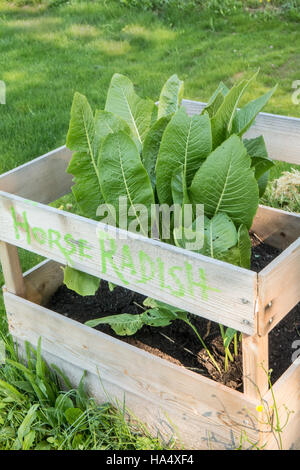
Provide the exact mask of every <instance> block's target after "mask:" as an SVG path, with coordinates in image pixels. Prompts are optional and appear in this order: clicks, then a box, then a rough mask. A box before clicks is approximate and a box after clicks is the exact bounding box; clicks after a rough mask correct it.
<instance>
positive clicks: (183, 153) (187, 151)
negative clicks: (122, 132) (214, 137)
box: [156, 108, 211, 204]
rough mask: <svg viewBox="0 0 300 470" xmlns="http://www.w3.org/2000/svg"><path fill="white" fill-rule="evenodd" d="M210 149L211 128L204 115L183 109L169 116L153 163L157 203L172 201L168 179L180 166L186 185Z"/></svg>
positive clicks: (170, 202) (169, 179)
mask: <svg viewBox="0 0 300 470" xmlns="http://www.w3.org/2000/svg"><path fill="white" fill-rule="evenodd" d="M210 151H211V129H210V120H209V116H208V115H207V114H205V115H203V116H198V115H194V116H192V117H189V116H188V115H187V113H186V110H185V108H180V109H179V110H178V111H177V113H176V114H175V115H174V116H173V118H172V119H171V121H170V122H169V124H168V125H167V127H166V130H165V132H164V134H163V137H162V141H161V145H160V149H159V154H158V157H157V163H156V187H157V194H158V198H159V201H160V203H161V204H164V203H166V204H172V188H171V180H172V177H173V173H174V170H176V169H177V168H178V167H180V166H182V168H183V172H184V177H185V180H186V182H187V185H189V184H190V183H191V181H192V178H193V175H194V174H195V172H196V171H197V169H198V168H199V167H200V165H201V163H202V162H203V160H204V159H205V158H206V157H207V155H208V154H209V153H210Z"/></svg>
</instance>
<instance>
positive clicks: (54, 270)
mask: <svg viewBox="0 0 300 470" xmlns="http://www.w3.org/2000/svg"><path fill="white" fill-rule="evenodd" d="M63 278H64V276H63V270H62V266H61V265H60V264H59V263H56V262H55V261H51V260H45V261H42V262H41V263H40V264H38V265H37V266H35V267H34V268H32V269H30V270H29V271H27V272H26V273H25V274H24V284H25V289H26V299H27V300H30V301H31V302H34V303H37V304H39V305H46V304H47V303H48V301H49V299H50V298H51V296H52V295H53V294H54V293H55V292H56V290H57V289H58V288H59V287H60V286H61V285H62V284H63ZM7 290H8V291H9V289H7ZM9 292H10V291H9Z"/></svg>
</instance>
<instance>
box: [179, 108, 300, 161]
mask: <svg viewBox="0 0 300 470" xmlns="http://www.w3.org/2000/svg"><path fill="white" fill-rule="evenodd" d="M182 104H183V105H184V106H185V107H186V108H187V111H188V114H190V115H193V114H198V113H200V112H201V111H202V109H203V108H204V106H205V105H206V103H202V102H198V101H191V100H183V101H182ZM259 135H263V136H264V139H265V142H266V147H267V150H268V153H269V156H270V158H273V159H275V160H280V161H283V162H288V163H295V164H297V165H300V119H299V118H294V117H288V116H280V115H277V114H268V113H259V115H258V116H257V118H256V121H255V123H254V124H253V125H252V127H251V129H250V130H249V131H248V132H247V133H246V134H245V135H244V137H245V138H247V139H250V138H253V137H257V136H259Z"/></svg>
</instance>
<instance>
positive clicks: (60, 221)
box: [0, 193, 257, 334]
mask: <svg viewBox="0 0 300 470" xmlns="http://www.w3.org/2000/svg"><path fill="white" fill-rule="evenodd" d="M12 207H13V208H14V213H15V214H16V220H17V221H18V223H19V224H23V228H22V227H21V226H20V225H19V226H18V228H17V230H18V233H17V234H16V230H15V227H14V221H13V217H12ZM26 219H27V229H28V230H27V231H26V230H25V226H26V225H24V224H25V220H26ZM35 227H38V228H39V232H38V233H37V234H36V237H37V239H36V238H34V236H33V229H34V228H35ZM41 230H43V232H41ZM43 234H44V235H43ZM16 235H18V237H19V238H17V237H16ZM43 236H44V239H41V237H43ZM58 237H59V243H58V244H55V243H54V242H53V239H54V240H55V239H58ZM65 237H69V239H68V242H66V241H64V238H65ZM99 237H100V238H102V239H103V237H108V238H109V240H106V241H103V240H101V241H99ZM0 239H2V240H4V241H7V242H11V243H14V244H16V245H17V246H20V247H22V248H25V249H29V250H30V251H32V252H34V253H38V254H40V255H42V256H45V257H46V258H49V259H53V260H54V261H58V262H61V263H67V262H68V263H69V264H72V266H73V267H75V268H76V269H79V270H82V271H84V272H87V273H89V274H92V275H95V276H98V277H101V278H104V279H106V280H109V281H111V282H114V283H116V284H119V285H122V286H124V287H127V288H129V289H132V290H135V291H136V292H139V293H141V294H144V295H149V296H151V297H155V298H157V299H159V300H162V301H164V302H166V303H169V304H171V305H175V306H178V307H181V308H184V309H186V310H187V311H189V312H191V313H194V314H196V315H201V316H202V317H204V318H208V319H210V320H213V321H216V322H218V323H222V324H223V325H226V326H231V327H232V328H235V329H237V330H238V331H242V332H244V333H247V334H252V333H253V332H254V330H255V324H254V305H255V297H256V292H257V290H256V288H257V286H256V284H257V275H256V273H254V272H252V271H248V270H246V269H242V268H239V267H236V266H233V265H230V264H227V263H223V262H221V261H217V260H214V259H212V258H209V257H206V256H202V255H199V254H197V253H193V252H191V251H187V250H182V249H180V248H177V247H174V246H171V245H167V244H165V243H161V242H159V241H156V240H153V239H147V238H144V237H141V236H140V235H136V234H133V233H129V232H125V231H122V230H115V229H114V228H113V227H110V226H107V225H104V224H100V223H99V224H98V223H97V222H95V221H92V220H88V219H85V218H83V217H79V216H77V215H74V214H70V213H66V212H63V211H58V210H57V209H54V208H52V207H46V206H43V205H41V204H38V203H34V204H33V203H30V201H25V200H22V199H21V198H19V197H18V196H12V195H9V194H6V193H0ZM83 239H84V242H83V241H82V240H83ZM38 240H40V241H41V242H42V244H41V243H40V242H39V241H38ZM83 245H84V246H85V248H84V249H83V248H82V246H83ZM80 246H81V249H80ZM124 246H125V248H124ZM62 250H64V251H62ZM70 250H73V253H72V254H70V255H68V254H66V252H67V251H68V252H70ZM111 250H113V252H114V254H113V258H110V259H109V257H107V252H109V251H110V252H112V251H111ZM125 250H127V252H125ZM128 250H129V251H128ZM128 253H129V254H128ZM130 255H131V257H132V262H133V266H130V262H131V260H130ZM143 270H144V271H145V272H143ZM175 276H176V277H175ZM196 284H198V285H196ZM233 286H234V287H233Z"/></svg>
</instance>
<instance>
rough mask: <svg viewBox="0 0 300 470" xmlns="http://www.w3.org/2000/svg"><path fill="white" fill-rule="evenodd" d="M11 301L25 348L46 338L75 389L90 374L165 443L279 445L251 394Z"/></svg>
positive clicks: (47, 350)
mask: <svg viewBox="0 0 300 470" xmlns="http://www.w3.org/2000/svg"><path fill="white" fill-rule="evenodd" d="M4 299H5V305H6V311H7V316H8V322H9V327H10V332H11V334H12V335H13V337H14V339H15V341H16V342H17V343H18V344H19V346H20V348H21V351H22V348H23V345H24V342H25V341H29V342H30V343H31V344H32V345H33V346H36V344H37V341H38V339H39V338H40V337H41V338H42V351H43V357H44V359H45V360H46V362H47V363H48V364H56V365H57V366H58V367H59V368H60V369H61V370H62V371H63V372H64V373H66V375H67V376H68V377H69V378H70V380H71V383H72V385H74V387H75V386H77V385H78V383H79V381H80V379H81V377H82V375H83V373H84V371H86V379H85V384H86V387H87V391H88V393H89V395H90V396H92V397H93V398H94V399H95V400H96V401H97V402H99V403H103V402H107V401H110V402H112V403H113V404H114V405H117V404H119V405H120V406H123V404H124V402H125V405H126V407H127V409H128V416H131V418H130V419H132V418H133V417H136V418H137V419H138V420H140V421H141V422H143V423H144V424H146V426H147V427H148V429H149V431H150V433H151V434H152V435H153V436H156V437H159V438H160V439H161V440H162V442H163V444H164V445H165V446H167V445H168V444H169V443H170V442H171V440H172V439H174V440H175V441H176V446H177V447H179V448H184V449H199V450H202V449H211V450H217V449H236V448H238V447H239V446H240V442H241V436H244V437H245V436H247V439H248V441H247V440H246V439H243V448H252V447H253V446H252V444H259V445H260V444H261V443H262V439H263V440H266V448H276V445H277V444H276V440H275V439H274V438H273V436H272V433H268V434H267V435H265V436H262V435H261V433H260V432H259V430H258V425H257V419H256V418H255V416H257V412H256V405H257V404H256V403H255V402H254V401H253V400H251V399H249V398H247V397H245V395H243V394H241V393H239V392H236V391H234V390H231V389H229V388H228V387H225V386H223V385H221V384H219V383H216V382H213V381H212V380H210V379H207V378H205V377H202V376H200V375H198V374H195V373H193V372H191V371H188V370H186V369H185V368H183V367H179V366H176V365H174V364H171V363H170V364H169V363H168V362H167V361H165V360H163V359H160V358H157V357H156V356H152V355H151V354H149V353H146V352H145V351H142V350H139V349H138V348H135V347H133V346H131V345H128V344H127V343H124V342H122V341H120V340H117V339H115V338H112V337H110V336H108V335H105V334H103V333H101V332H99V331H96V330H93V329H91V328H89V327H86V326H84V325H81V324H80V323H78V322H76V321H74V320H70V319H68V318H66V317H64V316H62V315H60V314H57V313H55V312H52V311H51V310H49V309H46V308H45V307H42V306H40V305H37V304H34V303H32V302H29V301H26V300H24V299H22V298H20V297H17V296H15V295H13V294H10V293H5V294H4ZM297 416H298V415H297ZM297 416H295V417H294V418H293V419H292V421H291V423H289V425H288V427H287V428H286V430H285V433H286V434H287V433H289V434H290V433H291V432H293V433H295V437H294V438H288V439H286V442H288V448H298V445H299V443H297V444H296V442H297V441H298V440H299V439H297V436H298V435H299V438H300V430H299V427H297V423H298V422H299V419H298V418H299V416H298V417H297ZM297 433H298V434H297Z"/></svg>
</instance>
